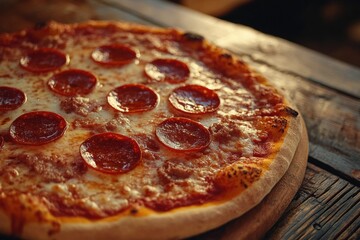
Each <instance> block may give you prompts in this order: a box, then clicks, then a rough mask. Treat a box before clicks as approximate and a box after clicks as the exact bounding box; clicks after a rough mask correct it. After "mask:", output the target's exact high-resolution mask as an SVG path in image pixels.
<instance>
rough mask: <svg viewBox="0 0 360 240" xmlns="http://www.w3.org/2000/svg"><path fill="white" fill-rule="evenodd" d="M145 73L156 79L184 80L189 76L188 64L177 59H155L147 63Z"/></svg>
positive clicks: (173, 81) (178, 81) (175, 81)
mask: <svg viewBox="0 0 360 240" xmlns="http://www.w3.org/2000/svg"><path fill="white" fill-rule="evenodd" d="M145 74H146V75H147V76H148V77H149V78H150V79H152V80H154V81H158V82H160V81H167V82H170V83H180V82H184V81H186V80H187V79H188V78H189V75H190V70H189V68H188V66H187V65H186V64H185V63H183V62H181V61H179V60H176V59H155V60H154V61H152V62H150V63H148V64H146V65H145Z"/></svg>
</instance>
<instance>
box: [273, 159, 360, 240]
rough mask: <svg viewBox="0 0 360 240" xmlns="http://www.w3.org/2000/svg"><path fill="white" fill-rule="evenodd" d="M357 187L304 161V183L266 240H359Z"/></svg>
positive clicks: (359, 215)
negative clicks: (305, 168)
mask: <svg viewBox="0 0 360 240" xmlns="http://www.w3.org/2000/svg"><path fill="white" fill-rule="evenodd" d="M359 209H360V190H359V188H358V187H356V186H354V185H353V184H351V183H349V182H347V181H345V180H343V179H341V178H339V177H336V176H334V175H332V174H330V173H329V172H326V171H324V170H322V169H320V168H318V167H316V166H314V165H313V164H308V168H307V171H306V175H305V179H304V183H303V185H302V187H301V188H300V190H299V192H298V193H297V195H296V197H295V199H294V201H293V202H292V203H291V204H290V206H289V207H288V209H287V211H286V213H285V214H284V216H283V217H282V218H281V219H280V221H279V222H278V223H277V224H276V225H275V226H274V227H273V229H272V231H271V233H270V234H269V235H268V236H267V237H266V238H268V239H300V238H302V236H306V238H307V239H324V240H325V239H326V240H328V239H351V238H352V239H359V237H360V235H359V228H360V218H359V217H360V211H359Z"/></svg>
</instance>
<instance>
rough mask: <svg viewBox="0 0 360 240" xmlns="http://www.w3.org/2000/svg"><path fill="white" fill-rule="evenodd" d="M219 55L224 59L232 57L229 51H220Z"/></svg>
mask: <svg viewBox="0 0 360 240" xmlns="http://www.w3.org/2000/svg"><path fill="white" fill-rule="evenodd" d="M220 57H221V58H225V59H232V55H231V54H230V53H222V54H221V55H220Z"/></svg>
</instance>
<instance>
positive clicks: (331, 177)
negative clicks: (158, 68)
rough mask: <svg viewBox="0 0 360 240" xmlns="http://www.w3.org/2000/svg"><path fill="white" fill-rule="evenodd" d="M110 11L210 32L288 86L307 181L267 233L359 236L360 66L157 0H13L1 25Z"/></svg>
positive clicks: (1, 28)
mask: <svg viewBox="0 0 360 240" xmlns="http://www.w3.org/2000/svg"><path fill="white" fill-rule="evenodd" d="M51 19H52V20H57V21H60V22H78V21H84V20H88V19H113V20H125V21H132V22H137V23H141V24H147V25H157V26H163V27H178V28H182V29H184V30H186V31H191V32H196V33H199V34H201V35H203V36H205V37H206V38H207V39H209V40H210V41H212V42H214V43H215V44H217V45H219V46H222V47H224V48H226V49H228V50H229V51H231V52H233V53H234V54H236V55H239V56H240V57H241V58H242V59H243V60H244V61H246V62H247V63H249V64H250V65H251V66H252V67H253V68H254V69H256V70H257V71H259V72H261V73H262V74H263V75H265V76H268V78H269V80H270V81H271V82H272V83H273V84H274V85H276V86H278V87H280V88H283V89H284V90H285V92H286V93H287V94H288V95H289V97H290V98H291V99H292V100H293V101H294V102H295V103H297V106H298V108H299V110H300V111H301V113H302V114H303V117H304V119H305V122H306V126H307V130H308V133H309V138H310V153H309V158H308V165H307V170H306V174H305V179H304V182H303V184H302V186H301V188H300V190H299V191H298V193H297V194H296V196H295V198H294V199H293V201H292V202H291V204H290V205H289V206H288V208H287V209H286V211H285V214H284V215H283V216H282V217H281V219H280V220H279V221H278V222H277V223H276V224H275V226H273V228H272V229H271V230H270V231H269V232H268V233H267V235H266V238H268V239H359V237H360V217H359V216H360V191H359V183H360V130H359V129H360V70H359V69H358V68H356V67H353V66H349V65H346V64H344V63H341V62H339V61H336V60H334V59H330V58H328V57H326V56H324V55H321V54H319V53H316V52H313V51H311V50H308V49H305V48H303V47H301V46H298V45H296V44H293V43H290V42H287V41H285V40H282V39H279V38H276V37H273V36H269V35H265V34H262V33H260V32H257V31H255V30H253V29H250V28H248V27H245V26H242V25H235V24H232V23H228V22H225V21H222V20H218V19H215V18H213V17H210V16H207V15H203V14H200V13H197V12H194V11H191V10H188V9H185V8H183V7H180V6H178V5H174V4H171V3H168V2H163V1H160V0H151V1H150V0H135V1H134V0H121V1H120V0H82V1H74V0H73V1H60V0H57V1H56V0H54V1H46V0H29V1H9V0H4V1H2V2H1V3H0V32H10V31H17V30H20V29H23V28H26V27H30V26H32V25H33V24H35V23H37V22H43V21H48V20H51Z"/></svg>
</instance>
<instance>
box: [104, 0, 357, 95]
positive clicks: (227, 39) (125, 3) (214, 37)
mask: <svg viewBox="0 0 360 240" xmlns="http://www.w3.org/2000/svg"><path fill="white" fill-rule="evenodd" d="M99 1H102V2H105V3H108V4H111V5H113V6H115V7H117V8H122V9H124V10H126V11H129V12H132V13H133V14H135V15H138V16H140V17H142V18H144V19H146V20H147V21H151V22H153V23H154V24H157V25H160V26H170V27H180V28H183V29H185V30H187V31H193V32H197V33H199V34H202V35H204V36H206V37H207V38H208V39H210V40H211V41H213V42H215V43H216V44H218V45H220V46H222V47H225V48H228V49H230V50H233V51H235V52H237V53H238V54H246V55H248V56H251V58H253V59H254V60H256V61H258V62H263V63H266V64H269V65H272V66H276V68H277V69H279V70H281V71H283V72H290V73H294V74H297V75H300V76H302V77H304V78H306V79H309V80H311V81H315V82H318V83H321V84H323V85H325V86H329V87H332V88H335V89H338V90H339V91H343V92H346V93H348V94H350V95H353V96H356V97H358V98H359V97H360V84H359V78H360V69H359V68H356V67H353V66H350V65H347V64H345V63H342V62H340V61H337V60H334V59H330V58H329V57H326V56H324V55H322V54H319V53H316V52H314V51H311V50H309V49H306V48H304V47H301V46H299V45H296V44H293V43H291V42H288V41H286V40H283V39H280V38H276V37H272V36H269V35H266V34H263V33H260V32H258V31H256V30H254V29H251V28H249V27H245V26H242V25H236V24H232V23H229V22H226V21H222V20H219V19H216V18H213V17H211V16H208V15H205V14H201V13H198V12H195V11H192V10H190V9H186V8H184V7H181V6H177V5H176V6H175V5H174V4H172V3H169V2H164V1H161V0H153V1H151V2H149V1H146V0H137V1H132V0H122V1H117V0H99ZM169 16H171V17H169Z"/></svg>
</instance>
